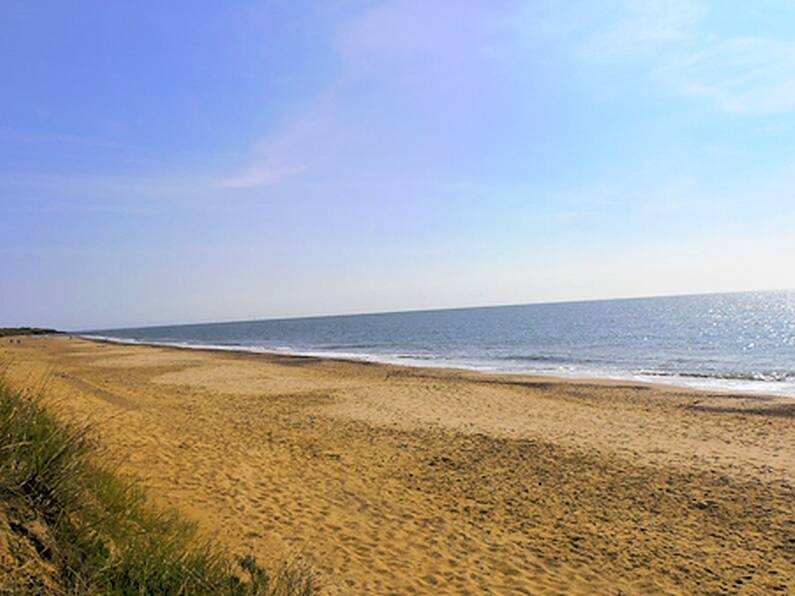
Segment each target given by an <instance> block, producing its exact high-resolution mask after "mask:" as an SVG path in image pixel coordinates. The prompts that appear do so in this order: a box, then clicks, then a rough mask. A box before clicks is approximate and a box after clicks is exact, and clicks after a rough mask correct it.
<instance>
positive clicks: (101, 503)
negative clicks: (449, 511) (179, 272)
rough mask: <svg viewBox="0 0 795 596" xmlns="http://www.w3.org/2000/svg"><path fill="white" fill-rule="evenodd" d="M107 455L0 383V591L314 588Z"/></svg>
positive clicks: (293, 591)
mask: <svg viewBox="0 0 795 596" xmlns="http://www.w3.org/2000/svg"><path fill="white" fill-rule="evenodd" d="M102 459H103V458H102V457H100V453H99V451H98V449H97V446H96V445H95V444H94V443H93V441H92V438H91V434H90V432H89V431H88V429H87V428H85V427H82V426H78V425H74V424H70V423H66V422H63V421H61V420H59V419H57V418H55V417H54V416H53V415H52V414H51V413H50V412H48V411H47V410H45V408H44V407H43V406H42V404H41V400H40V399H39V398H36V397H33V396H28V395H23V394H21V393H19V392H17V391H14V390H12V389H11V388H9V387H8V386H7V385H6V384H4V383H3V382H2V381H0V593H7V592H10V593H48V594H49V593H54V594H229V595H248V594H257V595H272V596H293V595H294V596H311V595H313V594H316V593H317V585H316V580H315V577H314V575H313V573H312V572H311V570H310V569H309V568H308V567H306V566H305V565H303V564H300V563H293V564H288V565H283V566H282V567H281V568H280V569H278V570H277V571H276V572H274V573H269V572H268V571H266V570H265V569H264V568H262V567H260V566H259V565H258V564H257V562H256V561H255V560H254V559H253V558H252V557H246V558H243V559H239V560H234V559H232V558H231V557H229V556H228V555H226V554H225V553H223V552H222V551H221V550H220V549H219V548H218V547H217V546H215V545H213V544H211V543H210V542H207V541H205V540H202V539H201V538H199V537H198V536H197V534H196V531H195V528H194V525H193V524H192V523H190V522H188V521H187V520H185V519H184V518H182V517H181V516H180V515H178V514H176V513H173V512H164V511H160V510H158V509H156V508H154V507H153V506H152V505H151V504H150V503H149V502H148V501H147V498H146V495H145V494H144V492H143V491H142V490H141V489H140V488H139V487H137V486H136V484H135V482H134V481H133V480H132V479H128V478H125V477H124V476H122V475H120V474H119V473H117V471H116V470H115V469H114V467H112V466H110V465H107V464H103V463H102Z"/></svg>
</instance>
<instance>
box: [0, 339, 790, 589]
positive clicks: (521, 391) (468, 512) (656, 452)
mask: <svg viewBox="0 0 795 596" xmlns="http://www.w3.org/2000/svg"><path fill="white" fill-rule="evenodd" d="M0 367H2V368H6V367H7V370H6V373H5V374H6V377H7V378H8V380H9V381H10V382H11V383H12V384H13V385H15V386H18V387H31V386H32V387H43V388H45V389H46V396H47V398H46V399H47V403H48V406H49V407H51V408H52V409H53V410H54V411H57V412H58V413H60V414H61V415H63V416H64V417H67V418H69V419H73V420H81V421H82V420H85V421H88V422H90V423H91V424H92V426H93V428H94V429H95V433H96V435H97V437H98V440H99V442H100V444H101V445H102V446H103V447H105V448H106V449H107V453H108V456H109V457H112V458H116V459H117V460H118V461H120V462H121V467H122V470H123V471H124V472H126V473H129V474H132V475H134V476H136V477H138V478H140V479H141V482H142V483H144V484H145V485H146V486H147V487H148V488H149V491H150V493H151V495H152V497H153V499H154V500H155V501H156V502H158V503H159V504H162V505H164V506H169V507H175V508H177V509H179V510H181V511H183V512H184V513H185V514H186V515H188V516H189V517H191V518H193V519H195V520H196V521H197V522H198V523H199V525H200V528H201V529H202V531H203V532H204V533H205V534H206V535H208V536H212V537H214V538H216V539H217V540H219V541H220V542H222V543H223V544H224V546H226V547H227V548H229V549H230V550H232V551H233V552H235V553H239V554H246V553H253V554H255V555H256V556H257V557H258V558H260V559H261V560H262V561H264V562H268V561H280V560H283V559H285V558H290V557H294V556H296V555H301V556H303V557H305V558H307V559H308V560H309V561H310V562H311V563H312V565H313V566H314V567H315V568H316V569H317V570H318V572H319V574H320V577H321V582H322V584H323V586H324V588H325V589H324V592H325V593H328V594H411V593H415V594H448V593H449V594H487V593H488V594H537V593H550V594H555V593H567V594H570V593H603V594H622V593H623V594H626V593H633V594H637V593H686V594H695V593H748V594H762V593H776V592H779V593H792V592H795V490H794V489H793V487H795V400H793V399H787V398H773V397H770V398H767V397H749V396H740V395H728V394H715V393H706V392H695V391H686V390H681V389H673V388H668V387H661V386H648V385H631V384H626V383H606V382H605V383H595V382H573V381H561V380H554V379H541V378H533V377H525V376H507V375H486V374H479V373H471V372H464V371H453V370H437V369H422V368H405V367H397V366H388V365H380V364H367V363H352V362H341V361H332V360H319V359H314V358H300V357H286V356H266V355H254V354H245V353H231V352H211V351H197V350H180V349H175V348H161V347H144V346H125V345H115V344H106V343H99V342H91V341H86V340H80V339H72V338H67V337H54V338H24V339H22V340H21V341H20V343H9V340H2V341H0Z"/></svg>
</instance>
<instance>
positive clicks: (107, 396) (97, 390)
mask: <svg viewBox="0 0 795 596" xmlns="http://www.w3.org/2000/svg"><path fill="white" fill-rule="evenodd" d="M60 377H61V378H62V379H63V380H64V381H66V382H67V383H69V384H70V385H72V386H73V387H76V388H77V389H79V390H80V391H84V392H86V393H89V394H91V395H93V396H94V397H98V398H99V399H101V400H103V401H106V402H108V403H109V404H112V405H114V406H117V407H119V408H123V409H125V410H137V409H139V408H140V406H139V405H138V404H136V403H134V402H133V401H132V400H129V399H127V398H126V397H123V396H121V395H117V394H115V393H112V392H110V391H108V390H107V389H103V388H102V387H97V386H96V385H94V384H93V383H89V382H88V381H83V380H82V379H77V378H75V377H73V376H71V375H67V374H61V375H60Z"/></svg>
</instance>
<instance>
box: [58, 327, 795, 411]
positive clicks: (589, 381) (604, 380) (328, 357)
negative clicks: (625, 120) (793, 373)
mask: <svg viewBox="0 0 795 596" xmlns="http://www.w3.org/2000/svg"><path fill="white" fill-rule="evenodd" d="M71 336H73V337H77V338H80V339H83V340H86V341H92V342H98V343H109V344H115V345H126V346H141V347H152V348H164V349H174V350H188V351H196V352H209V353H223V354H241V355H250V356H259V357H265V358H268V357H276V358H287V359H296V360H310V361H311V360H320V361H328V362H339V363H350V364H362V365H370V366H383V367H390V368H393V367H394V368H406V369H410V370H415V371H417V370H419V371H422V370H425V371H429V372H443V371H446V372H450V373H453V374H455V373H460V374H467V376H468V375H473V376H483V377H489V376H494V377H497V378H500V379H506V378H507V379H511V378H517V379H522V380H528V379H530V380H534V381H537V380H543V381H545V382H553V383H561V384H565V383H572V384H577V385H600V386H616V387H625V386H635V387H650V388H656V389H659V390H660V391H663V392H665V391H672V392H674V391H675V392H693V393H695V394H700V395H711V396H721V397H726V398H731V397H732V396H740V397H743V398H750V399H758V400H760V401H765V400H770V399H780V398H786V399H795V395H789V394H784V393H776V392H765V391H761V390H756V391H754V390H748V389H742V388H732V387H712V386H705V384H704V385H701V386H699V385H698V384H690V383H687V382H685V381H684V380H683V382H680V383H677V382H675V381H674V380H673V379H672V380H671V381H670V382H665V381H662V380H657V379H644V378H639V377H638V376H631V375H627V376H625V377H622V376H607V375H605V376H598V375H594V376H583V375H575V374H572V375H565V374H549V373H535V372H533V371H527V372H515V371H502V370H487V369H483V368H477V367H471V366H466V365H460V366H456V365H450V364H439V365H433V364H429V363H427V362H424V363H412V362H410V361H408V362H394V361H390V360H388V359H380V358H378V356H377V355H362V356H361V357H357V356H356V355H347V354H346V355H334V354H333V353H318V352H311V351H309V352H304V353H302V352H298V351H286V350H275V349H268V348H260V347H257V346H250V347H246V346H222V345H212V344H193V345H191V344H181V343H176V342H157V341H139V340H135V339H125V338H114V337H107V336H95V335H82V334H72V335H71ZM694 382H695V383H698V380H697V379H696V380H695V381H694Z"/></svg>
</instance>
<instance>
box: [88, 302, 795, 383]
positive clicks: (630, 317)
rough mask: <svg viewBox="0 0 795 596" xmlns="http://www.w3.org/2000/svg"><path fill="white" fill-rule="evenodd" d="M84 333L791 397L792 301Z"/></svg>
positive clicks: (533, 309)
mask: <svg viewBox="0 0 795 596" xmlns="http://www.w3.org/2000/svg"><path fill="white" fill-rule="evenodd" d="M82 335H84V336H87V337H92V338H101V339H106V340H110V341H118V342H124V343H144V344H155V345H169V346H180V347H184V348H205V349H206V348H214V349H220V350H235V351H244V352H262V353H279V354H296V355H305V356H315V357H327V358H340V359H349V360H363V361H372V362H385V363H393V364H402V365H407V366H425V367H427V366H433V367H452V368H462V369H470V370H479V371H487V372H493V373H528V374H534V375H551V376H556V377H566V378H587V379H618V380H631V381H651V382H657V383H667V384H672V385H680V386H686V387H694V388H703V389H710V390H721V391H731V392H741V393H761V394H777V395H786V396H791V397H795V291H776V292H745V293H734V294H709V295H698V296H669V297H658V298H632V299H619V300H598V301H586V302H564V303H561V302H558V303H549V304H524V305H516V306H493V307H477V308H459V309H447V310H426V311H411V312H395V313H381V314H362V315H345V316H323V317H306V318H290V319H267V320H256V321H239V322H225V323H203V324H192V325H173V326H159V327H140V328H129V329H103V330H92V331H86V332H82Z"/></svg>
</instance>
